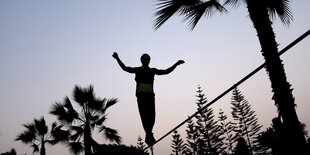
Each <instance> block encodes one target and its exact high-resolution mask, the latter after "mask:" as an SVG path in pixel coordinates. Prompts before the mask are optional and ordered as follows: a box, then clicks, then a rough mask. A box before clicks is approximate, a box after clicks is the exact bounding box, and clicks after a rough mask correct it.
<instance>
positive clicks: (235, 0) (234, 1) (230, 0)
mask: <svg viewBox="0 0 310 155" xmlns="http://www.w3.org/2000/svg"><path fill="white" fill-rule="evenodd" d="M243 1H244V0H243ZM239 4H240V0H226V1H225V2H224V5H228V6H231V7H233V8H236V7H238V6H239Z"/></svg>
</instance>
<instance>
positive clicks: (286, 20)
mask: <svg viewBox="0 0 310 155" xmlns="http://www.w3.org/2000/svg"><path fill="white" fill-rule="evenodd" d="M266 6H267V9H268V12H269V14H270V16H271V19H273V20H274V19H275V17H276V15H277V16H278V17H279V18H280V20H281V21H282V23H283V24H284V25H289V24H290V22H291V21H292V20H293V14H292V11H291V7H290V1H289V0H272V1H266Z"/></svg>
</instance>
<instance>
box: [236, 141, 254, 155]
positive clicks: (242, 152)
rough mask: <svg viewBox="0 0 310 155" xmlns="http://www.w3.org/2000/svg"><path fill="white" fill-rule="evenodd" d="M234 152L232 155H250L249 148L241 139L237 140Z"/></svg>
mask: <svg viewBox="0 0 310 155" xmlns="http://www.w3.org/2000/svg"><path fill="white" fill-rule="evenodd" d="M234 152H235V153H234V155H252V153H251V151H250V150H249V146H248V145H247V143H246V141H245V140H244V138H243V137H239V138H238V142H237V146H236V148H235V151H234Z"/></svg>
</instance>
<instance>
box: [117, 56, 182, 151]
mask: <svg viewBox="0 0 310 155" xmlns="http://www.w3.org/2000/svg"><path fill="white" fill-rule="evenodd" d="M112 56H113V58H115V59H116V60H117V62H118V64H119V66H120V67H121V68H122V69H123V70H124V71H126V72H128V73H134V74H135V75H136V76H135V81H136V97H137V102H138V109H139V113H140V117H141V121H142V126H143V129H144V131H145V134H146V136H145V143H146V144H147V145H149V146H153V144H154V143H155V142H156V140H155V138H154V136H153V132H152V131H153V127H154V124H155V94H154V91H153V83H154V76H155V75H165V74H169V73H171V72H172V71H173V70H174V69H175V68H176V67H177V66H178V65H180V64H183V63H184V61H183V60H179V61H177V62H176V63H175V64H174V65H172V66H171V67H169V68H167V69H156V68H150V67H149V64H150V60H151V57H150V56H149V55H148V54H146V53H144V54H143V55H142V56H141V58H140V60H141V63H142V66H140V67H128V66H126V65H124V63H123V62H122V61H121V60H120V58H119V57H118V54H117V53H116V52H114V53H113V55H112Z"/></svg>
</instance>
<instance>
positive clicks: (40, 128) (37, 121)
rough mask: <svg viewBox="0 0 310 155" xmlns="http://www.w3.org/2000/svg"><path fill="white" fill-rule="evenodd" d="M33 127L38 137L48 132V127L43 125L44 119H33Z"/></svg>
mask: <svg viewBox="0 0 310 155" xmlns="http://www.w3.org/2000/svg"><path fill="white" fill-rule="evenodd" d="M34 125H35V128H36V130H37V132H38V134H39V135H41V136H42V135H45V134H46V133H47V131H48V127H47V125H46V123H45V119H44V117H41V118H40V119H34Z"/></svg>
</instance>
